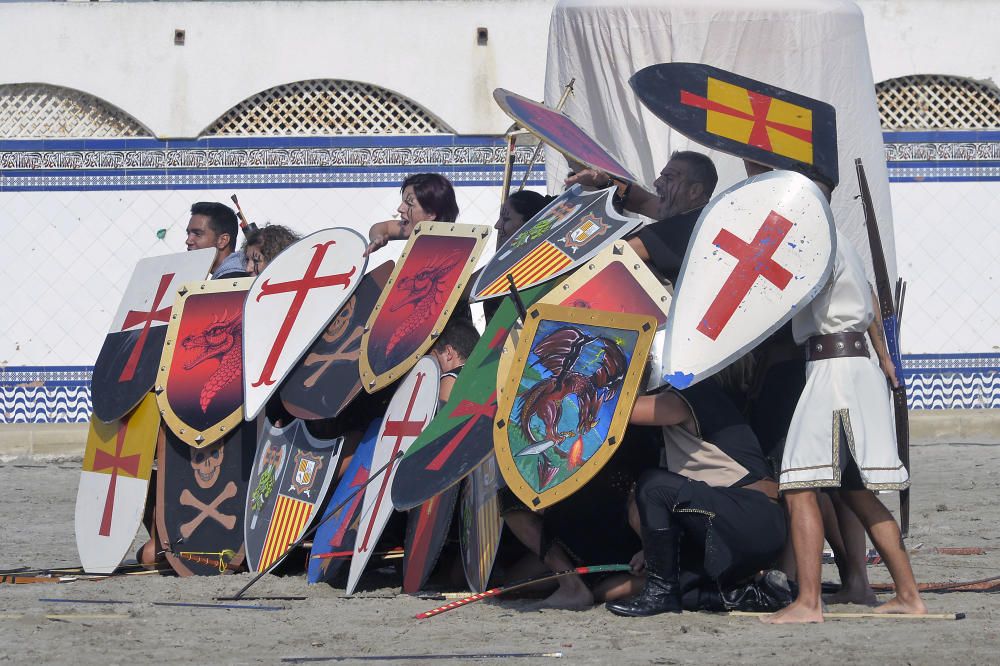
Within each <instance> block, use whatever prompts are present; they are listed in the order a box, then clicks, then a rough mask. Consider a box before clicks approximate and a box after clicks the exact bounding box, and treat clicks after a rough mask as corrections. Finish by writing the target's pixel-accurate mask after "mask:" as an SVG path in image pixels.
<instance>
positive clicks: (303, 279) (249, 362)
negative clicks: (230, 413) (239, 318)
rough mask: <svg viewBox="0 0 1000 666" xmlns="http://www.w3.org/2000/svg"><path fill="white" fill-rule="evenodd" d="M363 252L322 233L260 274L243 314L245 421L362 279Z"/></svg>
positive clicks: (340, 232) (356, 242)
mask: <svg viewBox="0 0 1000 666" xmlns="http://www.w3.org/2000/svg"><path fill="white" fill-rule="evenodd" d="M367 246H368V244H367V242H366V241H365V239H364V237H363V236H362V235H361V234H359V233H358V232H356V231H353V230H352V229H343V228H336V229H324V230H323V231H318V232H316V233H314V234H312V235H310V236H307V237H306V238H303V239H302V240H300V241H299V242H297V243H295V244H294V245H291V246H290V247H288V248H286V249H285V250H284V251H283V252H282V253H281V254H279V255H278V256H277V257H275V258H274V260H272V261H271V263H269V264H268V265H267V268H265V269H264V272H263V273H261V274H260V276H259V277H258V278H257V280H256V281H255V282H254V283H253V287H251V288H250V292H249V294H247V300H246V305H245V306H244V312H243V336H244V345H243V368H244V373H243V392H244V395H245V403H244V413H245V418H246V419H247V420H248V421H249V420H252V419H253V418H254V417H256V416H257V414H258V413H259V412H260V410H261V409H262V408H263V407H264V404H265V403H266V402H267V400H268V398H270V397H271V396H272V395H273V394H274V392H275V391H276V390H277V389H278V387H279V386H280V384H281V382H282V380H283V379H284V378H285V377H286V376H287V375H288V373H289V372H291V370H292V368H293V367H294V366H295V363H296V362H297V361H298V360H299V357H301V356H302V355H303V354H304V353H305V352H306V350H307V349H309V345H311V344H312V343H313V340H315V339H316V337H317V336H318V335H319V334H320V333H322V332H323V329H325V328H326V326H327V324H329V323H330V320H331V319H332V318H333V316H334V315H335V314H337V312H338V311H339V310H340V307H341V306H342V305H343V304H344V302H345V301H346V300H347V299H348V298H350V297H351V294H352V293H353V292H354V290H355V288H356V287H357V286H358V283H359V282H360V281H361V278H362V277H363V276H364V274H365V267H366V266H367V265H368V258H367V257H366V256H364V252H365V248H366V247H367Z"/></svg>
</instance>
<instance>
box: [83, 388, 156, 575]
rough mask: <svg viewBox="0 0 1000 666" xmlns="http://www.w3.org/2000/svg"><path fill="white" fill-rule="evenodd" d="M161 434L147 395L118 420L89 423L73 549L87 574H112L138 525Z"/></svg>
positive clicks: (148, 394) (153, 408) (152, 404)
mask: <svg viewBox="0 0 1000 666" xmlns="http://www.w3.org/2000/svg"><path fill="white" fill-rule="evenodd" d="M159 432H160V412H159V410H158V409H157V408H156V398H154V397H153V394H151V393H147V394H146V397H145V398H144V399H143V400H142V402H140V403H139V406H138V407H136V409H135V411H133V412H132V413H131V414H128V415H126V416H125V417H123V418H122V419H121V420H119V421H114V422H112V423H103V422H102V421H101V420H100V419H98V418H97V416H96V415H94V416H92V417H91V419H90V432H89V433H88V434H87V448H86V451H85V453H84V454H83V471H81V472H80V488H79V490H77V493H76V519H75V521H74V524H75V527H76V547H77V550H78V551H79V552H80V564H82V565H83V570H84V571H86V572H87V573H111V572H112V571H114V570H115V569H116V568H117V567H118V565H119V563H121V561H122V558H124V557H125V555H126V554H127V553H128V549H129V547H130V546H131V545H132V541H133V539H134V538H135V533H136V530H138V529H139V524H140V523H141V522H142V514H143V510H144V509H145V507H146V492H147V490H148V489H149V476H150V471H151V470H152V468H153V456H154V455H155V454H156V441H157V436H158V433H159Z"/></svg>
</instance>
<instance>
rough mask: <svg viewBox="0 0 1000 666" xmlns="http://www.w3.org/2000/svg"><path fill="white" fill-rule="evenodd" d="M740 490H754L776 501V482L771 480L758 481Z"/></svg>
mask: <svg viewBox="0 0 1000 666" xmlns="http://www.w3.org/2000/svg"><path fill="white" fill-rule="evenodd" d="M740 487H741V488H746V489H747V490H756V491H759V492H762V493H764V494H765V495H767V496H768V497H769V498H770V499H773V500H774V501H778V482H777V481H772V480H771V479H759V480H757V481H754V482H753V483H751V484H748V485H745V486H740Z"/></svg>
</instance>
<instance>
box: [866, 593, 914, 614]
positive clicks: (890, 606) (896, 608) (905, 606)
mask: <svg viewBox="0 0 1000 666" xmlns="http://www.w3.org/2000/svg"><path fill="white" fill-rule="evenodd" d="M872 612H874V613H890V614H901V613H906V614H908V615H926V614H927V606H925V605H924V601H923V599H921V598H920V597H916V598H914V599H912V600H910V601H903V600H902V599H900V598H899V597H893V598H892V599H890V600H889V601H887V602H885V603H884V604H882V605H881V606H876V607H875V608H874V609H873V610H872Z"/></svg>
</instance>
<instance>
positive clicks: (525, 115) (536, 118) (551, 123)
mask: <svg viewBox="0 0 1000 666" xmlns="http://www.w3.org/2000/svg"><path fill="white" fill-rule="evenodd" d="M493 99H494V100H496V103H497V104H499V105H500V108H501V109H503V111H504V113H506V114H507V115H508V116H510V117H511V118H513V119H514V120H515V121H517V124H518V125H520V126H521V127H523V128H525V129H526V130H528V131H529V132H531V133H532V134H534V135H535V136H537V137H538V138H539V139H541V140H542V141H544V142H545V143H547V144H548V145H550V146H552V147H553V148H555V149H556V150H558V151H559V152H560V153H562V154H563V155H565V156H566V157H567V158H569V159H570V160H573V161H574V162H579V163H580V164H584V165H586V166H589V167H591V168H594V169H598V170H600V171H603V172H605V173H607V174H609V175H610V176H612V177H613V178H617V179H619V180H621V181H624V182H627V183H634V182H635V176H633V175H632V174H631V173H630V172H629V170H628V169H626V168H625V167H624V166H623V165H622V163H621V162H620V161H619V160H618V158H617V157H615V156H614V155H612V154H611V153H610V152H609V151H608V149H607V148H605V147H604V146H602V145H601V144H600V143H598V142H597V140H596V139H594V138H593V137H591V136H590V135H589V134H588V133H587V132H586V131H584V129H583V128H582V127H580V126H579V125H577V124H576V122H575V121H574V120H573V119H572V118H570V117H569V116H568V115H566V114H565V113H563V112H562V111H556V110H555V109H550V108H549V107H547V106H545V105H544V104H539V103H538V102H535V101H533V100H530V99H528V98H527V97H522V96H521V95H518V94H516V93H512V92H510V91H509V90H504V89H503V88H497V89H496V90H494V91H493Z"/></svg>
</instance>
